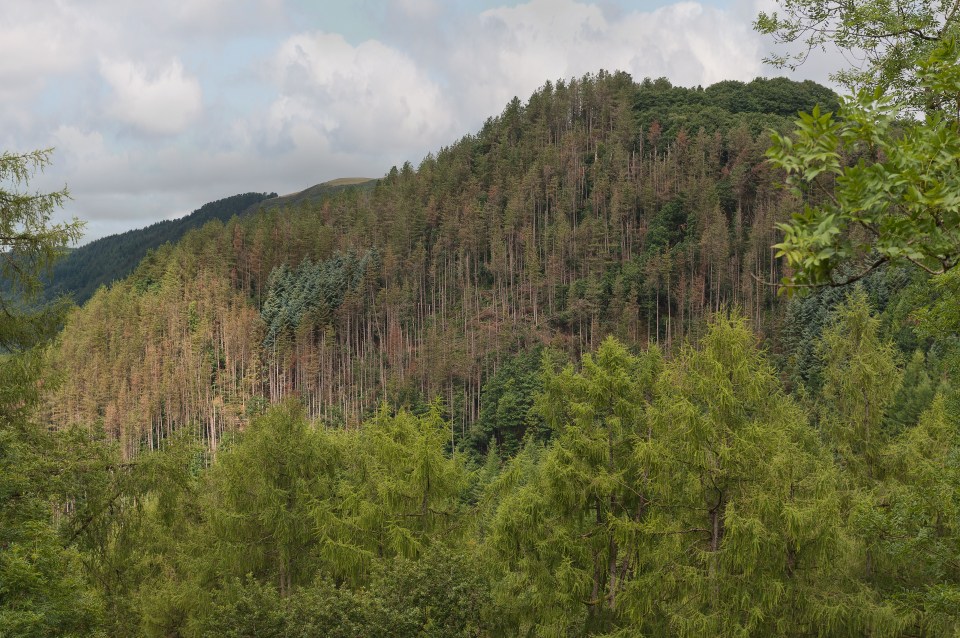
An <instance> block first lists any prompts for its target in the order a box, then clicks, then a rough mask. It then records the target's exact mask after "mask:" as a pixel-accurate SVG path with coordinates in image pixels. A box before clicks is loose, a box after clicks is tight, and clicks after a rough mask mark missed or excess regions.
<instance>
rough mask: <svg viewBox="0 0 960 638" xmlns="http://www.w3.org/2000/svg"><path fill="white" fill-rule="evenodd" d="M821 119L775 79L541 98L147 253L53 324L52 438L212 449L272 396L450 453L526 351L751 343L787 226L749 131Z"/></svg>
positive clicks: (611, 85)
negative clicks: (312, 194)
mask: <svg viewBox="0 0 960 638" xmlns="http://www.w3.org/2000/svg"><path fill="white" fill-rule="evenodd" d="M777 95H781V96H782V102H783V104H786V105H787V106H779V107H777V108H776V109H774V108H773V107H771V106H769V105H770V104H775V103H777V100H776V97H775V96H777ZM821 103H822V104H825V105H828V106H829V105H831V104H835V103H836V97H835V96H834V95H833V94H832V93H831V92H829V91H827V90H826V89H823V88H822V87H819V86H817V85H814V84H812V83H802V84H798V83H794V82H790V81H788V80H783V79H779V80H757V81H754V82H752V83H749V84H743V83H734V82H725V83H722V84H719V85H715V86H713V87H709V88H707V89H705V90H699V89H684V88H675V87H671V86H670V84H669V83H668V82H666V81H665V80H658V81H656V82H651V81H645V82H643V83H640V84H635V83H633V82H632V81H631V79H630V78H629V77H628V76H626V75H625V74H606V73H601V74H599V75H597V76H588V77H585V78H582V79H578V80H572V81H570V82H558V83H557V84H556V85H554V84H547V85H545V86H544V87H543V89H541V90H540V91H538V92H537V93H536V94H534V95H533V96H531V98H530V99H529V100H528V102H527V104H526V105H524V104H521V103H520V102H519V100H514V101H513V102H511V103H510V104H509V105H508V106H507V107H506V109H505V110H504V112H503V114H502V115H501V116H500V117H498V118H495V119H491V120H489V121H488V122H487V123H486V125H485V126H484V128H483V129H482V130H481V131H480V132H479V133H478V134H476V135H471V136H468V137H466V138H464V139H462V140H461V141H460V142H458V143H457V144H455V145H453V146H451V147H449V148H445V149H442V150H441V151H439V152H438V153H437V155H436V156H435V157H433V156H430V157H427V158H426V159H425V160H424V161H423V162H422V163H421V164H420V166H419V168H417V169H414V168H413V167H412V166H410V165H405V166H403V167H402V168H400V169H397V170H393V171H391V172H390V174H389V175H387V176H386V177H385V178H384V179H383V180H381V181H380V182H379V183H378V184H377V186H376V187H375V188H374V189H372V190H369V189H368V190H364V191H345V192H343V193H342V194H340V196H339V197H334V198H332V199H328V200H326V201H323V202H321V203H316V202H309V201H308V202H305V203H303V204H301V205H298V206H295V207H293V208H286V209H271V210H268V211H265V212H262V213H260V214H256V215H252V216H249V217H245V218H242V219H236V220H231V221H230V222H228V223H226V224H216V223H214V224H210V225H208V226H206V227H205V228H203V229H202V230H200V231H199V232H194V233H192V234H191V235H189V236H187V237H186V238H185V239H184V240H183V241H182V242H180V243H179V244H178V245H176V246H166V247H163V248H161V249H158V250H156V251H154V252H153V253H152V254H150V255H149V256H148V257H147V258H146V259H145V260H144V261H143V263H142V264H141V265H140V266H139V268H138V269H137V271H136V272H135V273H133V274H132V275H131V276H130V277H128V278H127V279H126V280H124V281H123V282H120V283H117V284H115V285H113V286H111V287H110V288H108V289H102V290H100V291H99V292H98V293H97V294H96V295H95V296H94V297H93V298H92V299H91V300H90V302H89V303H87V304H86V305H85V306H84V308H83V309H81V310H80V311H78V312H76V313H74V314H73V315H72V316H71V317H70V318H69V320H68V324H67V327H66V329H65V330H64V333H63V337H62V339H61V344H62V346H61V348H60V349H59V350H58V352H57V353H56V354H55V355H54V356H55V357H56V358H57V359H56V362H55V364H54V367H55V368H56V369H58V370H61V371H63V372H64V377H65V380H64V383H63V384H62V386H61V388H60V390H59V391H58V392H57V393H55V394H53V395H51V401H50V410H51V418H52V419H53V420H54V421H56V422H58V423H64V422H65V423H96V422H100V423H102V425H103V427H104V429H105V430H106V431H107V432H109V433H110V434H111V435H112V436H115V437H116V438H118V439H119V440H120V441H121V442H122V444H123V448H124V450H125V454H126V456H128V457H132V456H134V455H136V453H137V452H138V451H139V450H142V449H155V447H156V446H157V444H158V442H159V441H161V440H163V439H164V438H166V437H167V436H169V434H170V433H171V432H173V431H175V430H177V429H180V428H183V427H191V428H195V429H197V430H198V433H199V434H200V435H201V436H202V438H203V439H204V440H205V441H207V444H208V445H209V446H210V447H211V448H214V449H215V448H216V447H217V445H218V443H219V440H220V439H221V438H222V437H223V436H224V435H229V433H231V432H234V431H236V430H237V429H238V428H239V427H241V425H242V424H243V423H245V421H246V418H247V416H248V415H249V414H251V410H255V409H257V407H258V406H260V405H261V403H262V402H263V401H266V402H267V403H277V402H279V401H281V400H282V399H284V398H285V397H288V396H297V397H299V398H300V399H301V400H302V401H303V402H304V404H305V405H306V407H307V410H308V415H309V416H310V417H311V418H312V417H317V416H319V417H321V418H322V419H323V420H324V421H325V422H327V423H329V424H332V425H333V424H336V425H344V426H347V427H354V426H356V425H357V424H358V423H360V421H362V420H363V419H364V418H365V417H367V416H369V415H371V414H372V413H373V411H374V410H375V409H376V408H377V406H378V405H379V404H380V403H381V402H383V401H386V402H387V403H388V404H390V405H392V406H395V407H400V406H407V407H410V408H412V409H415V410H416V409H422V407H423V406H424V405H425V404H426V403H428V402H430V401H432V400H434V399H435V398H438V397H439V398H440V399H441V401H442V402H443V404H444V409H445V412H446V414H447V415H448V416H449V418H450V419H451V420H452V421H453V423H454V426H453V432H452V436H453V438H454V441H455V442H457V443H458V444H459V442H460V441H462V440H466V439H470V438H471V428H472V426H473V425H474V424H475V423H476V422H477V421H478V419H479V418H480V414H481V412H482V410H483V409H484V404H483V401H482V391H483V386H484V383H486V381H487V380H488V379H490V378H491V377H492V376H493V375H494V374H495V373H496V372H497V370H498V369H499V368H500V366H501V365H503V364H504V363H506V362H508V361H509V360H510V359H511V357H513V356H515V355H518V354H521V353H523V352H526V351H528V350H530V349H531V348H535V347H540V346H547V347H551V348H554V349H556V350H558V351H560V352H563V353H566V355H567V356H569V357H572V358H577V357H579V356H580V355H581V354H582V353H584V352H588V351H591V350H593V349H594V348H596V347H597V346H598V345H599V344H600V342H601V341H602V340H603V339H604V338H605V337H606V336H607V335H611V334H612V335H615V336H617V337H618V338H619V339H620V340H621V341H623V342H624V343H628V344H636V345H640V346H645V345H646V344H649V343H654V344H661V345H662V347H663V348H664V349H665V350H666V351H667V352H671V351H672V350H673V347H674V342H675V341H677V340H678V339H682V337H683V336H684V335H687V334H690V333H691V331H693V332H695V331H696V330H698V329H699V327H700V326H701V324H702V322H703V319H704V317H706V316H707V315H708V314H709V313H710V312H715V311H717V310H718V309H720V308H721V307H722V306H724V304H734V305H737V306H738V307H740V308H742V309H743V312H744V313H745V314H747V315H748V316H749V317H751V319H752V320H753V322H754V325H755V326H756V329H757V330H760V331H765V330H767V329H768V328H770V327H772V326H774V325H776V324H777V322H778V321H779V317H780V310H779V305H778V303H777V301H776V289H775V288H774V287H772V286H770V285H768V282H771V281H776V280H777V279H779V275H780V271H779V268H780V266H779V265H778V262H777V260H775V259H774V257H773V249H772V248H771V244H773V243H774V241H775V239H776V234H775V233H776V231H775V229H774V228H773V224H774V223H775V222H777V221H783V220H784V219H786V218H787V217H788V216H789V212H790V211H791V210H792V209H791V206H792V205H793V202H792V200H791V198H790V196H789V194H788V193H786V192H785V191H783V190H782V189H779V188H778V187H777V185H778V180H779V179H780V177H779V176H778V175H777V174H776V173H775V172H774V171H772V170H771V169H770V167H769V166H768V165H767V164H766V163H765V158H764V152H765V150H766V148H767V146H768V145H769V141H768V136H767V134H766V133H765V127H769V126H777V127H781V128H787V127H788V120H786V119H785V118H783V117H782V116H781V115H780V111H784V110H787V109H791V110H794V111H795V110H797V109H800V108H807V109H810V108H813V106H815V105H817V104H821ZM761 109H771V110H774V111H775V112H773V113H768V112H763V111H762V110H761ZM525 400H527V401H529V397H527V398H526V399H525ZM488 409H489V407H488ZM521 435H522V431H520V432H514V433H513V436H516V437H519V436H521ZM485 438H489V437H486V435H485ZM502 442H503V441H502V437H501V443H502ZM486 444H487V441H486V440H483V441H479V442H478V443H477V445H478V446H479V448H480V449H481V450H482V449H485V447H486Z"/></svg>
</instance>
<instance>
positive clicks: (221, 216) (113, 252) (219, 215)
mask: <svg viewBox="0 0 960 638" xmlns="http://www.w3.org/2000/svg"><path fill="white" fill-rule="evenodd" d="M374 182H375V180H372V179H370V178H365V177H350V178H340V179H335V180H331V181H328V182H324V183H322V184H317V185H315V186H311V187H310V188H307V189H305V190H303V191H300V192H298V193H293V194H291V195H282V196H278V195H277V194H276V193H244V194H242V195H234V196H232V197H226V198H224V199H219V200H217V201H214V202H210V203H208V204H204V205H203V206H201V207H200V208H198V209H197V210H195V211H193V212H192V213H190V214H189V215H186V216H184V217H181V218H179V219H172V220H166V221H161V222H157V223H155V224H151V225H150V226H147V227H146V228H138V229H136V230H130V231H127V232H125V233H119V234H117V235H110V236H108V237H102V238H100V239H97V240H95V241H92V242H90V243H89V244H86V245H84V246H81V247H79V248H76V249H74V250H71V251H70V252H69V253H68V254H67V256H66V257H65V258H64V259H63V260H62V261H60V262H59V263H57V265H56V266H55V267H54V271H53V275H52V277H51V282H52V283H51V285H49V286H48V287H47V290H46V294H47V298H48V299H52V298H54V297H56V296H58V295H70V296H72V297H73V299H74V301H76V303H78V304H83V303H85V302H86V301H87V300H88V299H89V298H90V297H91V296H92V295H93V293H94V292H96V290H97V288H99V287H100V286H103V285H107V284H110V283H112V282H114V281H117V280H119V279H122V278H124V277H126V276H127V275H129V274H130V273H131V272H132V271H133V269H134V268H135V267H136V265H137V264H138V263H140V260H141V259H143V258H144V256H145V255H146V254H147V252H148V251H150V250H153V249H155V248H157V247H158V246H161V245H163V244H165V243H168V242H169V243H176V242H177V241H179V240H180V238H181V237H183V236H184V235H185V234H186V233H187V232H188V231H190V230H192V229H195V228H200V227H201V226H203V225H204V224H206V223H208V222H210V221H212V220H215V219H217V220H220V221H227V220H229V219H230V218H231V217H234V216H241V217H242V216H244V215H251V214H253V213H255V212H256V211H257V210H259V209H260V208H261V207H266V208H277V207H285V206H290V205H293V204H297V203H300V202H304V201H314V200H321V199H323V198H325V197H330V196H332V195H334V194H336V193H338V192H340V191H342V190H344V189H347V188H353V187H363V188H369V187H371V186H372V185H373V183H374ZM365 184H367V185H368V186H361V185H365Z"/></svg>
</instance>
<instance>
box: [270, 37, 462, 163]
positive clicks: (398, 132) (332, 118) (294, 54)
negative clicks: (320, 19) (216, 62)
mask: <svg viewBox="0 0 960 638" xmlns="http://www.w3.org/2000/svg"><path fill="white" fill-rule="evenodd" d="M269 74H270V76H271V77H273V78H274V81H275V86H276V88H277V90H278V93H279V94H278V96H277V98H276V99H275V100H274V102H273V104H272V105H271V107H270V109H269V112H268V114H267V119H266V122H265V126H266V129H267V131H268V132H269V138H270V140H271V141H272V142H273V143H274V144H276V143H282V142H284V141H286V142H289V143H292V144H293V145H302V144H303V143H304V142H305V141H306V140H307V139H311V138H312V139H321V140H323V141H325V142H326V143H328V144H329V145H330V147H331V148H332V149H333V150H336V151H341V152H343V151H348V150H349V151H352V152H361V153H363V152H371V153H373V152H377V153H387V154H391V153H393V152H394V151H397V150H401V149H403V150H408V149H411V148H417V149H419V148H421V147H422V146H423V145H424V144H440V143H443V142H445V141H449V137H450V136H451V135H454V130H455V129H454V126H453V125H454V122H455V119H454V117H453V114H452V112H451V111H452V108H451V107H452V105H451V104H450V103H449V101H448V100H447V99H446V97H445V95H444V94H443V92H442V90H441V88H440V86H439V85H438V84H437V83H436V82H435V81H434V80H432V79H431V78H430V77H429V76H428V74H427V72H426V71H425V70H424V69H421V68H420V67H418V66H417V65H416V64H415V63H414V61H413V60H412V59H411V58H410V57H409V56H407V55H405V54H404V53H402V52H401V51H399V50H397V49H395V48H391V47H389V46H386V45H384V44H383V43H381V42H378V41H375V40H370V41H367V42H363V43H361V44H359V45H357V46H353V45H351V44H349V43H347V42H346V40H344V39H343V38H342V37H341V36H339V35H336V34H329V33H322V32H318V33H303V34H298V35H294V36H292V37H290V38H288V39H286V40H285V41H284V42H283V43H282V44H281V46H280V47H279V49H278V51H277V52H276V54H275V55H274V57H273V60H272V61H271V64H270V65H269ZM304 136H306V138H305V137H304Z"/></svg>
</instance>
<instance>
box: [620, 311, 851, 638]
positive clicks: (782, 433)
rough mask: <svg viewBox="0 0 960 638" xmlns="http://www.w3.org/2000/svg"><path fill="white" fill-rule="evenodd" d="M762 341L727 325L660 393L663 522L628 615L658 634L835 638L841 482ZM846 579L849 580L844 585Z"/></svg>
mask: <svg viewBox="0 0 960 638" xmlns="http://www.w3.org/2000/svg"><path fill="white" fill-rule="evenodd" d="M756 342H757V338H756V336H755V335H754V334H753V332H752V331H751V330H750V329H749V328H748V327H747V325H746V321H745V320H744V319H743V318H741V317H738V316H735V315H733V316H728V315H726V314H719V315H717V316H715V317H714V319H713V320H712V322H711V324H710V326H709V329H708V331H707V334H706V336H705V337H704V339H703V340H702V341H701V343H700V344H699V346H698V347H696V348H693V347H689V346H688V347H685V348H684V349H683V350H682V352H681V353H680V355H679V356H678V357H677V358H676V359H674V360H673V361H670V362H669V363H668V364H667V366H666V370H665V372H664V374H663V375H661V377H660V380H659V382H658V384H657V398H656V401H655V403H654V406H653V408H652V410H651V412H650V421H651V427H652V431H653V437H652V439H651V443H650V445H647V446H644V447H641V448H638V456H639V457H640V458H641V459H642V460H643V462H644V463H645V464H647V465H648V466H649V467H650V472H651V480H650V484H651V496H650V499H651V501H652V506H651V514H650V516H649V518H648V520H647V521H646V522H645V524H644V525H643V526H642V527H640V529H638V530H637V535H638V537H639V538H641V539H643V540H642V543H643V544H641V545H638V547H637V550H638V560H639V562H640V567H639V569H638V570H637V577H636V578H635V579H634V580H633V581H632V582H631V583H630V584H629V585H628V591H627V593H626V595H625V597H624V598H625V604H626V607H627V609H628V610H629V615H630V617H631V618H632V619H633V621H634V622H636V623H638V624H639V625H640V626H641V627H643V631H644V632H646V633H649V634H651V635H664V634H672V635H680V636H702V635H716V636H733V635H798V636H800V635H809V634H810V633H818V632H819V633H823V634H833V633H835V632H834V631H833V630H832V629H831V628H832V627H836V626H844V625H847V626H849V625H848V623H851V622H852V621H851V620H850V619H849V618H848V617H847V616H846V613H847V612H846V609H845V608H846V605H845V604H844V603H843V602H841V600H842V598H837V595H838V592H837V591H836V590H834V592H833V593H832V594H828V593H827V592H828V591H829V590H830V589H831V588H832V587H833V586H834V582H832V581H833V580H834V579H835V574H836V570H837V569H838V568H839V567H840V565H839V563H838V561H839V560H840V559H841V557H842V548H843V543H842V538H841V532H842V530H841V527H840V517H839V513H840V512H839V506H840V503H839V498H838V494H837V476H836V472H835V471H834V469H833V466H832V463H831V461H830V457H829V455H828V454H827V453H826V450H825V449H824V448H823V447H822V446H821V444H820V443H819V441H818V439H817V437H816V436H815V434H814V432H813V431H812V430H811V429H810V428H809V426H808V424H807V422H806V419H805V418H804V414H803V412H802V410H801V409H800V408H799V407H798V406H797V404H796V403H795V402H794V401H793V400H792V399H791V398H789V397H788V396H786V395H785V394H784V393H783V391H782V390H781V389H780V387H779V383H778V381H777V378H776V376H775V375H774V371H773V369H772V368H771V366H770V365H769V364H768V363H767V362H766V361H765V358H764V354H763V353H762V352H761V351H760V350H759V349H758V347H757V343H756ZM841 574H842V572H841Z"/></svg>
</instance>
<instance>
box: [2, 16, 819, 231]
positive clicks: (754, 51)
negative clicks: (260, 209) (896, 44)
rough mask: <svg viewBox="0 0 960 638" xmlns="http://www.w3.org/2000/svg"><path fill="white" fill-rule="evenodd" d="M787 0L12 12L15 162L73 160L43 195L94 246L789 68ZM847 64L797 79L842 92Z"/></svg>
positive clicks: (7, 29)
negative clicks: (626, 101)
mask: <svg viewBox="0 0 960 638" xmlns="http://www.w3.org/2000/svg"><path fill="white" fill-rule="evenodd" d="M772 3H773V0H702V1H700V2H686V1H685V2H670V1H668V0H659V1H657V0H654V1H647V2H641V1H628V0H597V1H592V2H591V1H587V0H529V1H527V2H517V1H509V0H501V1H485V0H461V1H457V0H349V1H346V0H336V1H329V2H328V1H317V0H313V1H311V0H181V1H173V0H151V1H149V2H142V1H131V0H3V2H2V3H0V150H2V151H6V152H25V151H29V150H32V149H38V148H49V147H53V148H55V151H54V153H53V157H52V164H51V166H49V167H48V168H47V169H46V170H45V171H44V173H43V174H42V175H39V176H36V177H35V178H34V179H33V180H32V181H31V183H30V185H29V188H30V189H31V190H38V191H42V192H46V191H50V190H55V189H58V188H62V187H63V186H64V185H67V187H68V188H69V190H70V193H71V197H72V199H71V200H70V201H69V202H67V204H66V205H65V206H64V209H63V210H62V211H60V212H59V213H58V219H68V218H72V217H77V218H79V219H81V220H83V221H85V222H86V229H85V237H84V240H83V242H86V241H90V240H93V239H96V238H98V237H102V236H105V235H109V234H112V233H117V232H123V231H125V230H129V229H131V228H138V227H143V226H146V225H149V224H151V223H153V222H156V221H159V220H162V219H172V218H176V217H180V216H183V215H185V214H188V213H190V212H191V211H193V210H195V209H197V208H199V207H200V206H201V205H203V204H204V203H207V202H210V201H214V200H217V199H221V198H223V197H228V196H230V195H235V194H238V193H243V192H250V191H257V192H271V191H275V192H278V193H280V194H285V193H291V192H296V191H299V190H302V189H304V188H307V187H309V186H311V185H313V184H317V183H320V182H324V181H327V180H330V179H335V178H338V177H355V176H363V177H381V176H383V175H384V174H386V173H387V172H388V171H389V170H390V167H391V166H394V165H397V166H399V165H402V164H403V162H405V161H409V162H411V164H413V165H414V166H416V165H418V164H419V163H420V161H421V160H422V159H423V157H424V156H425V155H426V154H427V153H429V152H436V151H437V150H439V149H440V148H442V147H444V146H448V145H450V144H453V143H454V142H456V141H457V140H458V139H459V138H461V137H462V136H463V135H465V134H468V133H473V132H476V131H477V130H479V128H480V126H481V125H482V123H483V121H484V120H485V119H487V118H488V117H491V116H496V115H498V114H499V113H501V112H502V111H503V108H504V106H505V105H506V104H507V102H509V101H510V99H511V98H513V97H514V96H517V97H519V98H520V100H521V101H522V102H525V101H526V99H527V98H528V97H529V96H530V94H531V93H533V92H534V91H536V90H537V89H538V88H539V87H541V86H542V85H543V84H544V83H545V82H546V81H547V80H551V81H555V80H557V79H569V78H571V77H579V76H582V75H583V74H585V73H596V72H597V71H598V70H600V69H605V70H608V71H617V70H621V71H626V72H628V73H630V74H631V75H632V76H633V78H634V79H635V80H637V81H639V80H642V79H643V78H645V77H651V78H658V77H666V78H668V79H669V80H670V81H671V82H672V83H673V84H675V85H681V86H694V85H698V84H699V85H703V86H707V85H709V84H712V83H714V82H717V81H720V80H731V79H732V80H742V81H749V80H752V79H753V78H755V77H758V76H764V77H770V76H775V75H785V74H786V73H784V72H782V71H778V70H776V69H772V68H770V67H766V66H764V65H763V63H762V59H763V57H764V56H765V55H766V54H768V53H769V52H770V51H771V50H772V48H773V44H772V42H770V41H769V40H765V39H763V38H761V37H760V36H759V35H757V34H756V33H754V32H753V31H752V30H751V26H750V24H751V22H752V21H753V19H754V18H755V17H756V14H757V12H758V11H759V10H761V9H763V10H771V9H774V8H775V5H774V4H772ZM831 63H832V61H831V60H830V59H829V58H823V59H820V60H812V61H811V62H809V63H808V64H806V65H804V66H803V67H801V69H800V70H799V71H798V72H796V73H792V74H787V75H789V77H792V78H794V79H798V80H799V79H814V80H817V81H819V82H823V83H827V75H828V73H829V71H830V70H832V67H831ZM0 188H9V185H6V184H3V185H0ZM83 242H81V243H83Z"/></svg>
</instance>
